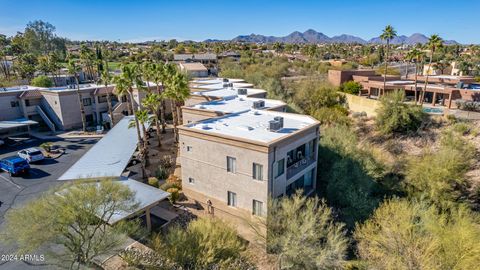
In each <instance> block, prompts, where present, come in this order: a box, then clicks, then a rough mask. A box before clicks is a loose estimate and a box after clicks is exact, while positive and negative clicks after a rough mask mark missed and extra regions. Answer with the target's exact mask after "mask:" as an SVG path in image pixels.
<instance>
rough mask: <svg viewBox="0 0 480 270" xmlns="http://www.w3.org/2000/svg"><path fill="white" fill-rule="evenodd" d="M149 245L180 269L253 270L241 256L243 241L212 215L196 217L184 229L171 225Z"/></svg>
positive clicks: (243, 247) (233, 230)
mask: <svg viewBox="0 0 480 270" xmlns="http://www.w3.org/2000/svg"><path fill="white" fill-rule="evenodd" d="M152 244H153V249H154V250H155V251H157V252H158V254H161V255H162V256H165V257H166V258H168V259H169V260H170V261H172V262H173V263H175V264H176V265H178V266H180V267H182V269H255V268H254V267H253V266H252V265H251V264H249V263H248V262H247V261H246V260H245V259H244V258H243V257H242V255H241V252H243V251H244V250H245V248H246V243H245V242H244V241H243V240H242V239H240V238H239V237H238V236H237V234H236V231H235V229H233V228H232V227H230V226H229V225H228V224H226V223H225V222H223V221H221V220H219V219H215V218H200V219H197V220H195V221H192V222H190V223H189V224H188V226H187V228H186V229H184V228H180V227H176V226H175V227H172V228H170V229H169V230H168V232H167V234H166V235H165V236H162V235H157V236H156V237H155V238H154V240H153V243H152ZM235 265H236V266H239V268H235V267H234V266H235ZM243 267H246V268H243Z"/></svg>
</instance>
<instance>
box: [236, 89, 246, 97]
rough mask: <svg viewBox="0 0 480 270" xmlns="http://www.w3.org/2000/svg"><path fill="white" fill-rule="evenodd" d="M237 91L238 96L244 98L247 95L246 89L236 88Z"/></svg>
mask: <svg viewBox="0 0 480 270" xmlns="http://www.w3.org/2000/svg"><path fill="white" fill-rule="evenodd" d="M237 91H238V94H239V95H244V96H246V95H247V89H246V88H238V90H237Z"/></svg>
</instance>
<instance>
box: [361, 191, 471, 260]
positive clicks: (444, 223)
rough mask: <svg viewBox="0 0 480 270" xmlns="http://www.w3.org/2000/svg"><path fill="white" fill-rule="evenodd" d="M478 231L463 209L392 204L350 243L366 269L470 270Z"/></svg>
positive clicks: (378, 212)
mask: <svg viewBox="0 0 480 270" xmlns="http://www.w3.org/2000/svg"><path fill="white" fill-rule="evenodd" d="M479 225H480V219H479V216H478V214H477V213H474V212H472V211H469V210H467V209H466V208H463V207H459V208H448V209H445V210H441V209H438V208H437V207H435V206H431V205H428V204H426V203H424V202H418V201H413V202H410V201H407V200H400V199H392V200H387V201H385V202H384V203H383V204H382V205H381V206H380V207H379V208H378V209H377V210H375V213H374V215H373V216H372V218H371V219H369V220H368V221H366V222H365V223H364V224H362V225H360V224H358V225H357V227H356V230H355V234H354V237H355V240H356V241H357V242H358V244H357V248H358V255H359V256H360V258H361V259H363V260H364V261H365V262H366V263H367V265H368V268H367V269H475V268H477V266H478V261H479V260H480V248H479V247H478V242H479V241H480V234H479V233H478V226H479ZM460 254H461V255H460Z"/></svg>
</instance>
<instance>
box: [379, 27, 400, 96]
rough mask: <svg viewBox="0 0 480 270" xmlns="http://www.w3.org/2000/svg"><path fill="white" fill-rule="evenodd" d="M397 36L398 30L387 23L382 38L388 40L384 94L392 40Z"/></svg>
mask: <svg viewBox="0 0 480 270" xmlns="http://www.w3.org/2000/svg"><path fill="white" fill-rule="evenodd" d="M396 36H397V31H395V29H394V28H393V27H392V26H391V25H387V26H386V27H385V29H383V32H382V34H381V35H380V38H381V39H382V40H385V41H386V42H387V50H386V51H385V59H384V61H385V74H384V75H383V94H385V88H386V86H387V68H388V60H389V51H390V41H391V40H392V39H393V38H394V37H396Z"/></svg>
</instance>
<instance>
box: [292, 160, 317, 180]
mask: <svg viewBox="0 0 480 270" xmlns="http://www.w3.org/2000/svg"><path fill="white" fill-rule="evenodd" d="M314 162H315V159H314V158H303V159H301V160H299V161H297V162H295V163H293V164H292V165H290V167H288V168H287V179H290V178H291V177H293V176H295V175H296V174H297V173H299V172H301V171H303V170H305V168H307V167H308V166H310V165H312V163H314Z"/></svg>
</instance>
